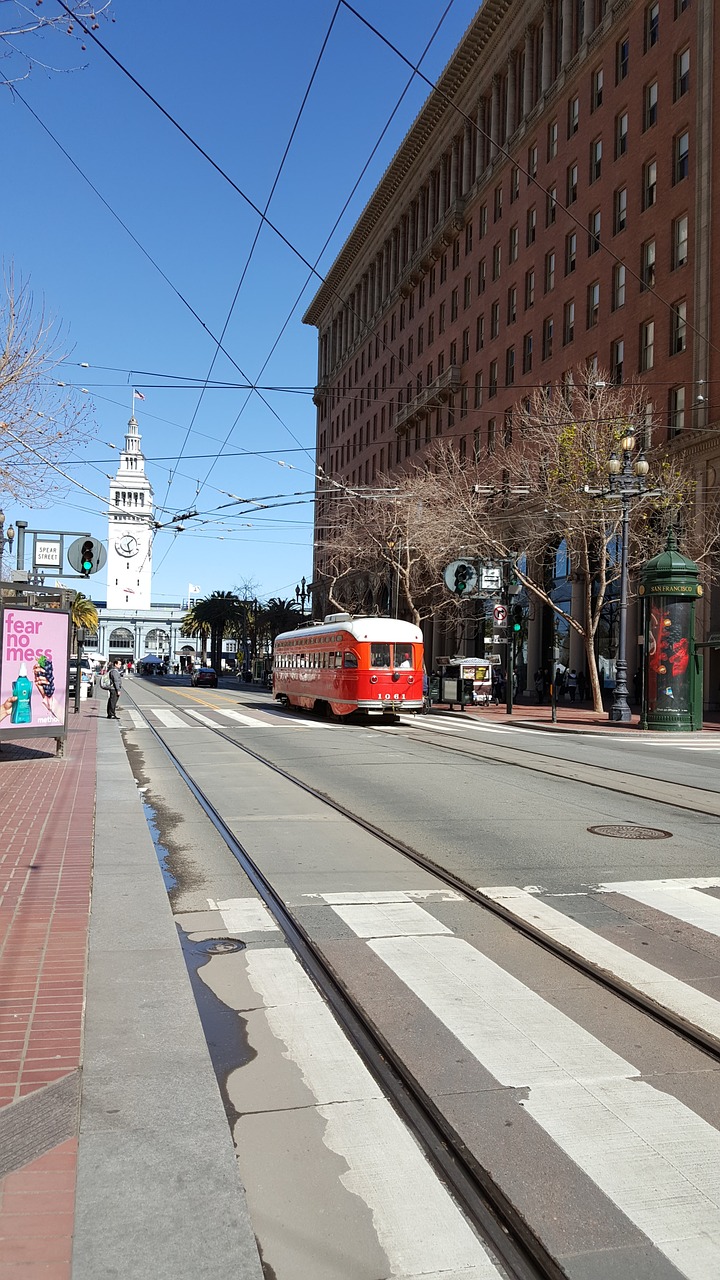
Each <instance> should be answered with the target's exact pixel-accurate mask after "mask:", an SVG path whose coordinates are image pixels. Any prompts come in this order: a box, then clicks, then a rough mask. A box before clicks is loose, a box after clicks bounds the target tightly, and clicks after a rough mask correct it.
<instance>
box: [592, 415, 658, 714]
mask: <svg viewBox="0 0 720 1280" xmlns="http://www.w3.org/2000/svg"><path fill="white" fill-rule="evenodd" d="M620 449H621V452H622V456H621V457H618V455H617V454H616V453H614V452H613V453H611V455H610V457H609V458H608V461H607V464H606V465H607V471H608V476H609V485H608V489H607V490H606V491H605V492H604V493H603V494H601V496H602V497H608V496H610V497H614V498H619V499H620V503H621V506H622V545H621V552H620V622H619V630H618V655H617V662H616V664H615V690H614V692H613V700H612V706H611V707H610V710H609V712H608V717H609V719H610V720H616V721H620V722H622V723H624V724H626V723H627V722H628V721H629V720H630V719H631V718H632V713H631V711H630V704H629V703H628V687H627V607H628V576H629V575H628V549H629V541H630V507H631V504H632V500H633V498H639V497H641V496H642V495H643V494H645V493H646V492H647V482H646V476H647V473H648V471H649V470H650V466H649V463H648V462H647V459H646V458H645V455H644V454H643V453H642V452H640V453H639V454H638V456H637V457H636V458H633V451H634V449H635V430H634V428H633V427H627V429H626V431H625V434H624V435H623V437H622V439H621V441H620Z"/></svg>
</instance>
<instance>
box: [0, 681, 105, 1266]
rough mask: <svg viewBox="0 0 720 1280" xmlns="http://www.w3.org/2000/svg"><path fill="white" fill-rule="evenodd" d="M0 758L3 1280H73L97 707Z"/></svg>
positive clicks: (9, 749) (6, 745)
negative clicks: (61, 738) (59, 748)
mask: <svg viewBox="0 0 720 1280" xmlns="http://www.w3.org/2000/svg"><path fill="white" fill-rule="evenodd" d="M69 728H70V733H69V736H68V739H67V743H66V750H65V756H64V757H63V758H61V759H58V758H56V757H55V743H54V740H52V739H47V740H45V739H39V738H35V739H25V740H24V741H23V740H18V741H17V742H13V743H12V745H11V744H10V743H4V744H2V750H1V751H0V833H1V836H2V846H1V848H0V1280H40V1277H43V1280H69V1277H70V1271H71V1249H72V1234H73V1209H74V1196H75V1177H76V1163H77V1133H78V1112H79V1081H80V1064H81V1054H82V1024H83V1008H84V998H85V978H86V959H87V937H88V923H89V913H90V888H91V880H92V857H93V826H94V814H95V760H96V730H97V708H96V706H95V704H94V703H84V704H82V708H81V713H80V715H78V716H73V715H71V716H70V725H69Z"/></svg>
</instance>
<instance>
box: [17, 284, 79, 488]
mask: <svg viewBox="0 0 720 1280" xmlns="http://www.w3.org/2000/svg"><path fill="white" fill-rule="evenodd" d="M65 354H66V353H65V351H64V349H63V347H62V341H61V334H60V333H59V332H58V329H57V327H56V326H55V325H54V324H52V323H51V322H48V321H47V320H46V318H45V315H44V314H43V312H42V311H40V312H39V313H36V311H35V308H34V305H33V296H32V293H31V292H30V290H29V288H28V286H27V285H26V284H22V283H21V284H20V286H19V287H18V288H17V289H16V288H15V286H14V280H13V275H12V273H10V275H9V276H8V277H7V278H6V279H5V281H4V295H3V296H2V297H1V298H0V491H2V492H4V493H5V494H7V495H8V496H9V497H12V498H15V499H17V500H18V501H21V502H25V503H26V504H28V505H29V504H32V505H33V506H41V505H46V504H47V502H48V500H49V499H50V498H52V497H56V496H57V490H58V479H57V472H56V471H54V470H53V466H54V465H56V464H57V463H58V462H59V461H61V460H62V459H63V457H65V456H67V453H68V451H69V450H70V449H72V448H74V447H76V446H77V445H79V444H80V443H81V442H82V441H83V439H84V438H85V436H86V435H87V433H88V429H89V418H90V412H91V407H90V405H89V403H88V402H87V401H86V400H84V399H80V398H79V397H78V396H77V395H76V394H75V393H74V392H73V391H71V390H69V389H68V388H67V387H66V386H65V383H64V381H63V380H62V379H61V378H60V379H59V378H58V373H57V370H58V367H59V365H60V364H61V362H62V360H63V359H64V358H65Z"/></svg>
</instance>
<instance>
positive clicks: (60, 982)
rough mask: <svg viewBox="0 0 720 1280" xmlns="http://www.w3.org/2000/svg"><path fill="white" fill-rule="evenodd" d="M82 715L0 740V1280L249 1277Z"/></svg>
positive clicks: (111, 798) (218, 1137)
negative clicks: (54, 737) (58, 739)
mask: <svg viewBox="0 0 720 1280" xmlns="http://www.w3.org/2000/svg"><path fill="white" fill-rule="evenodd" d="M99 710H101V709H99V708H98V707H97V705H96V703H95V702H92V701H90V702H85V703H83V705H82V709H81V714H80V715H79V716H77V717H73V716H71V718H70V735H69V738H68V742H67V744H66V754H65V756H64V758H62V759H57V758H55V756H54V749H55V744H54V742H52V741H51V740H48V741H47V742H45V741H44V740H41V739H34V740H26V742H25V743H23V742H22V741H19V742H17V743H13V744H12V746H10V745H8V744H4V745H3V749H2V751H0V779H1V783H0V833H2V844H1V852H0V867H1V869H2V872H3V874H2V877H1V879H0V977H1V979H2V986H1V988H0V1280H40V1277H43V1280H70V1278H71V1277H72V1280H100V1278H101V1277H112V1276H116V1277H118V1278H120V1277H122V1280H135V1278H137V1280H140V1278H142V1280H146V1278H147V1277H148V1276H152V1277H153V1280H165V1277H167V1278H168V1280H169V1278H170V1277H173V1280H184V1278H185V1277H186V1278H187V1280H190V1278H191V1277H192V1278H193V1280H195V1278H196V1277H201V1276H208V1277H210V1276H213V1277H214V1276H216V1275H219V1274H226V1275H232V1276H233V1277H234V1278H235V1280H261V1278H262V1268H261V1265H260V1261H259V1259H258V1254H257V1248H256V1245H255V1238H254V1234H253V1231H252V1225H251V1223H250V1220H249V1215H248V1212H247V1206H246V1203H245V1195H244V1191H243V1188H242V1186H241V1183H240V1179H239V1176H238V1172H237V1164H236V1160H235V1153H234V1150H233V1145H232V1140H231V1136H230V1130H229V1127H228V1123H227V1120H226V1117H225V1112H224V1109H223V1104H222V1099H221V1096H220V1092H219V1089H218V1086H217V1082H216V1079H215V1075H214V1072H213V1069H212V1066H211V1063H210V1058H209V1055H208V1050H207V1046H206V1043H205V1039H204V1036H203V1033H202V1029H201V1026H200V1021H199V1017H198V1014H197V1009H196V1006H195V1001H194V997H193V995H192V991H191V987H190V982H189V978H188V974H187V970H186V968H185V963H184V960H183V957H182V953H181V950H180V947H179V944H178V939H177V931H176V928H175V924H174V921H173V917H172V914H171V910H170V905H169V902H168V898H167V893H166V891H165V886H164V883H163V879H162V873H161V870H160V867H159V864H158V861H157V858H156V855H155V850H154V847H153V843H152V839H151V837H150V833H149V830H148V826H147V823H146V821H145V817H144V814H143V810H142V803H141V798H140V796H139V794H138V791H137V788H136V785H135V781H134V779H133V776H132V773H131V770H130V765H129V762H128V759H127V755H126V753H125V749H124V746H123V744H122V740H121V738H120V732H119V725H118V724H116V723H113V722H111V721H107V720H106V719H105V717H104V716H102V715H100V716H99V714H98V712H99ZM96 766H97V796H96ZM96 800H97V804H96Z"/></svg>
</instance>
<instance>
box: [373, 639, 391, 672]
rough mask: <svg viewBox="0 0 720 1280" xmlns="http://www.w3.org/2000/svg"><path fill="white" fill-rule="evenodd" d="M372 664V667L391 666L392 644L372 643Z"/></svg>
mask: <svg viewBox="0 0 720 1280" xmlns="http://www.w3.org/2000/svg"><path fill="white" fill-rule="evenodd" d="M370 666H371V667H389V666H390V645H389V644H371V645H370Z"/></svg>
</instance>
